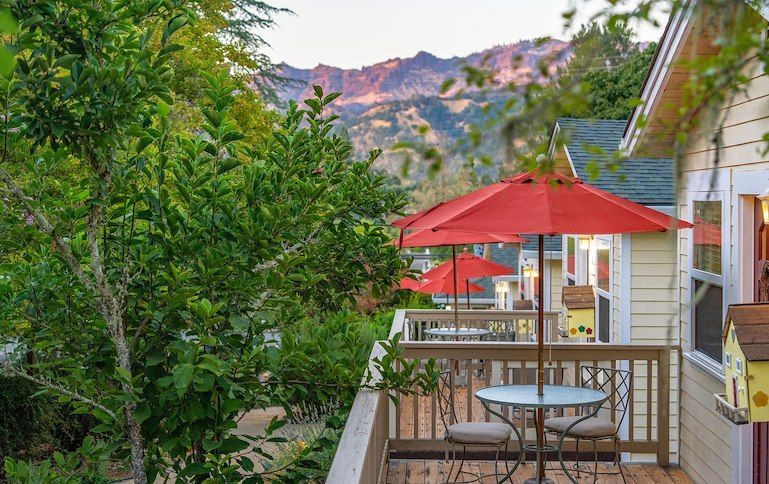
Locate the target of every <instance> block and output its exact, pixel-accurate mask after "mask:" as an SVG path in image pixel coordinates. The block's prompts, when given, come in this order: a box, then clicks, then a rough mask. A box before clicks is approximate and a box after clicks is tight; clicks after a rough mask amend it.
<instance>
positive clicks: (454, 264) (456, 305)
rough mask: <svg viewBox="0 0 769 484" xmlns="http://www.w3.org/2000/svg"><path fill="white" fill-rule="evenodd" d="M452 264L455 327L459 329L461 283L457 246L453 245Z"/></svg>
mask: <svg viewBox="0 0 769 484" xmlns="http://www.w3.org/2000/svg"><path fill="white" fill-rule="evenodd" d="M451 264H452V269H454V270H453V271H452V272H454V328H455V329H456V330H457V331H459V296H457V292H458V287H457V286H459V284H457V247H456V246H455V245H452V246H451Z"/></svg>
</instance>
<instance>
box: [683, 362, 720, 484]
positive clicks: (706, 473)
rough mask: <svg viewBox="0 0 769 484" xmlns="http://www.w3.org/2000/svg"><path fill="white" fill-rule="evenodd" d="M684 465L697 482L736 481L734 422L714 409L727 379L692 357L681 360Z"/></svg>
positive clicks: (708, 483) (685, 469) (684, 468)
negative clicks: (705, 369)
mask: <svg viewBox="0 0 769 484" xmlns="http://www.w3.org/2000/svg"><path fill="white" fill-rule="evenodd" d="M681 374H682V378H681V445H680V449H681V450H680V456H681V460H680V463H681V468H682V469H683V470H684V471H686V473H687V474H689V476H691V477H692V479H693V480H694V481H695V482H697V483H703V484H705V483H707V484H711V483H712V484H715V483H719V482H724V483H726V482H731V481H732V462H731V460H732V450H731V449H732V442H731V436H732V428H731V427H732V425H731V424H730V423H729V422H727V421H726V420H725V419H724V418H723V417H721V416H720V415H719V414H718V413H716V411H715V410H714V403H713V394H714V393H720V392H722V391H723V383H722V382H720V381H718V380H716V379H715V378H713V377H711V376H710V375H708V374H706V373H705V372H703V371H702V370H701V369H699V368H698V367H696V366H694V365H693V364H692V363H691V362H689V361H688V360H683V361H682V364H681Z"/></svg>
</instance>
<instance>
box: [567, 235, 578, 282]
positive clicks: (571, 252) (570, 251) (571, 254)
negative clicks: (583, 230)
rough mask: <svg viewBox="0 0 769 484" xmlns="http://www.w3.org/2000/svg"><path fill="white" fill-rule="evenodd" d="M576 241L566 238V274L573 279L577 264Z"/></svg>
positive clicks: (572, 238) (573, 238)
mask: <svg viewBox="0 0 769 484" xmlns="http://www.w3.org/2000/svg"><path fill="white" fill-rule="evenodd" d="M576 257H577V239H576V238H575V237H566V274H568V275H569V276H571V277H572V279H573V278H574V275H575V274H576V273H577V272H576V263H577V259H576Z"/></svg>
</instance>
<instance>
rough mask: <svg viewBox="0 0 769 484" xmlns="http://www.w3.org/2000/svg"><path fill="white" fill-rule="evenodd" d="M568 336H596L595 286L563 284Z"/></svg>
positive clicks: (565, 333) (566, 333)
mask: <svg viewBox="0 0 769 484" xmlns="http://www.w3.org/2000/svg"><path fill="white" fill-rule="evenodd" d="M563 306H564V312H565V315H566V317H565V320H566V328H565V332H564V333H562V334H563V336H565V337H567V338H595V288H593V286H563Z"/></svg>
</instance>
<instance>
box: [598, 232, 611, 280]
mask: <svg viewBox="0 0 769 484" xmlns="http://www.w3.org/2000/svg"><path fill="white" fill-rule="evenodd" d="M610 253H611V243H610V242H609V241H608V240H603V239H598V240H597V246H596V270H595V272H596V286H597V287H598V289H601V290H603V291H606V292H609V291H610V290H611V288H610V287H609V274H610V273H611V260H610V259H611V255H610Z"/></svg>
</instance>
